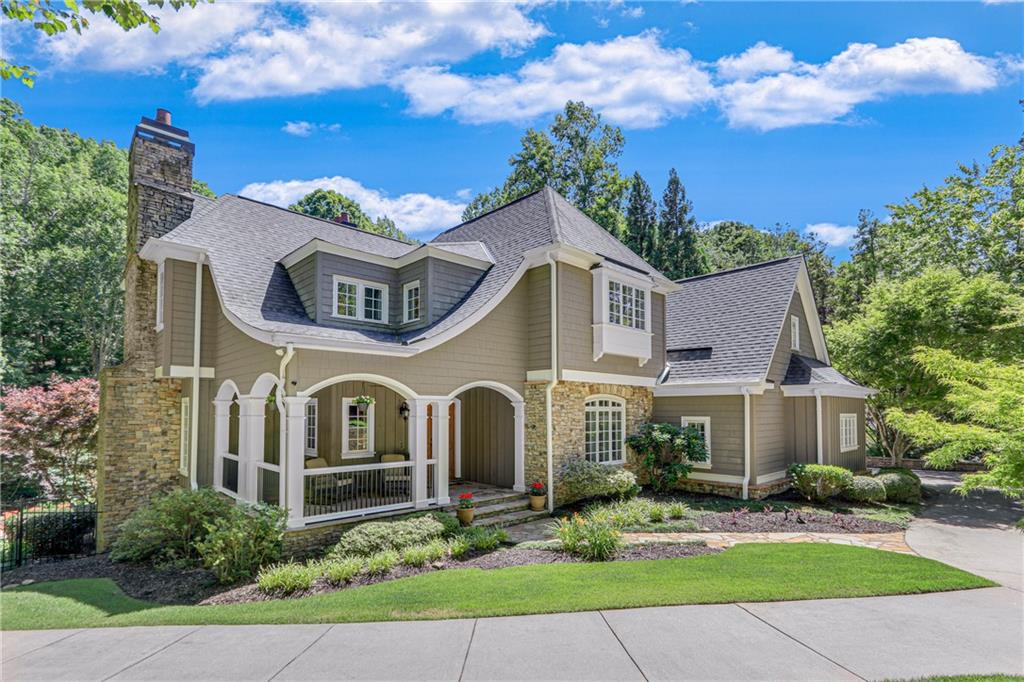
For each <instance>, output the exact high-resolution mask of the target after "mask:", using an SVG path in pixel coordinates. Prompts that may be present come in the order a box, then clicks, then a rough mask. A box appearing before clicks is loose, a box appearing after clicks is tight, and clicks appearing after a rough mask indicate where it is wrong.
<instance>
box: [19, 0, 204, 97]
mask: <svg viewBox="0 0 1024 682" xmlns="http://www.w3.org/2000/svg"><path fill="white" fill-rule="evenodd" d="M203 1H204V0H146V2H145V3H141V2H136V1H135V0H64V1H63V2H60V3H59V4H58V3H57V2H54V0H0V10H2V11H3V15H4V17H5V18H6V19H7V20H8V21H30V22H32V27H33V28H35V29H37V30H39V31H42V32H43V33H45V34H46V35H48V36H53V35H57V34H58V33H65V32H67V31H74V32H75V33H78V34H79V35H81V33H82V31H84V30H85V29H87V28H89V23H90V21H91V17H92V16H94V15H102V16H105V17H106V18H107V19H110V20H111V21H113V22H114V23H115V24H117V25H118V26H120V27H121V28H123V29H124V30H125V31H130V30H132V29H134V28H139V27H140V26H146V27H148V28H149V30H151V31H153V33H159V32H160V17H158V16H157V15H156V14H153V13H151V12H150V11H148V9H147V7H146V6H147V5H148V6H149V7H164V6H166V7H170V8H172V9H174V10H179V9H181V8H183V7H186V6H188V7H195V6H196V5H198V4H199V3H200V2H203ZM210 1H211V2H212V1H213V0H210ZM35 76H36V71H35V69H33V68H32V67H31V66H28V65H27V64H13V63H11V62H9V61H7V60H6V59H4V58H0V79H2V80H9V79H12V78H15V79H18V80H20V81H21V82H22V83H24V84H25V85H27V86H29V87H32V85H34V83H35Z"/></svg>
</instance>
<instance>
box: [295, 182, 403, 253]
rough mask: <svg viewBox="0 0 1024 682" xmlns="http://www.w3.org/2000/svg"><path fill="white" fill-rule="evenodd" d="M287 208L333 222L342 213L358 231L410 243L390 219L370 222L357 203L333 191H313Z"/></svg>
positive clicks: (383, 218) (382, 217)
mask: <svg viewBox="0 0 1024 682" xmlns="http://www.w3.org/2000/svg"><path fill="white" fill-rule="evenodd" d="M288 208H289V210H292V211H298V212H299V213H305V214H306V215H311V216H314V217H316V218H323V219H324V220H334V219H336V218H337V217H338V216H340V215H341V214H342V213H347V214H348V219H349V222H351V223H352V224H353V225H355V226H356V227H358V228H359V229H360V230H365V231H367V232H372V233H374V234H379V235H382V236H384V237H391V238H392V239H401V240H402V241H403V242H410V243H412V240H411V239H409V237H408V236H407V235H406V234H405V233H404V232H402V231H401V230H400V229H398V228H397V227H396V226H395V221H393V220H391V218H388V217H387V216H380V217H379V218H377V220H376V221H374V220H371V219H370V216H368V215H366V213H365V212H364V211H363V209H362V207H361V206H360V205H359V203H358V202H357V201H355V200H354V199H350V198H348V197H347V196H345V195H344V194H341V193H340V192H335V191H334V190H333V189H315V190H313V191H312V192H310V193H309V194H307V195H306V196H304V197H302V198H301V199H299V200H298V201H297V202H295V203H294V204H292V205H291V206H289V207H288Z"/></svg>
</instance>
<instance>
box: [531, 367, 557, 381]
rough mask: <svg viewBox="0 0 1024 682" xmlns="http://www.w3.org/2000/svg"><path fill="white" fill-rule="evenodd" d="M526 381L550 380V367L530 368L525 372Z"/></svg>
mask: <svg viewBox="0 0 1024 682" xmlns="http://www.w3.org/2000/svg"><path fill="white" fill-rule="evenodd" d="M526 380H527V381H551V370H550V369H531V370H530V371H529V372H527V373H526Z"/></svg>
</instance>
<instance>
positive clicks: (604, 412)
mask: <svg viewBox="0 0 1024 682" xmlns="http://www.w3.org/2000/svg"><path fill="white" fill-rule="evenodd" d="M584 410H585V422H584V424H585V428H584V432H585V438H586V456H587V459H588V460H590V461H591V462H598V463H600V464H621V463H622V462H623V461H625V457H624V453H625V450H626V448H625V440H626V404H625V402H623V401H622V400H621V399H620V398H615V397H613V396H593V397H591V398H588V399H587V402H586V404H585V406H584Z"/></svg>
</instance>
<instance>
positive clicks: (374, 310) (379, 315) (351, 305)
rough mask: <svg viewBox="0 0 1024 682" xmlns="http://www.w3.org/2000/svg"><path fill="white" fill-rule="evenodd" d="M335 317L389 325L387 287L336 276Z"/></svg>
mask: <svg viewBox="0 0 1024 682" xmlns="http://www.w3.org/2000/svg"><path fill="white" fill-rule="evenodd" d="M334 317H340V318H343V319H347V320H360V321H363V322H380V323H383V324H387V323H388V287H387V285H386V284H377V283H376V282H364V281H362V280H358V279H352V278H350V277H342V276H341V275H335V276H334Z"/></svg>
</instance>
